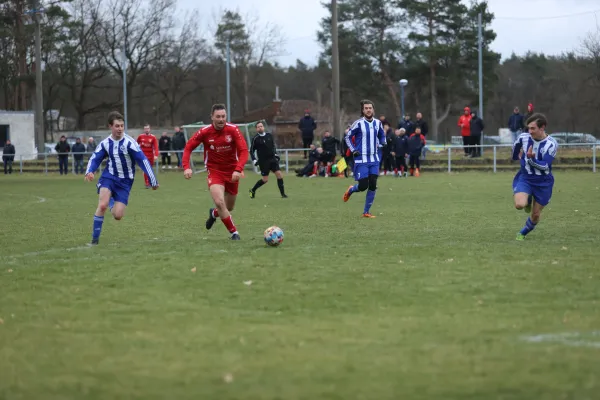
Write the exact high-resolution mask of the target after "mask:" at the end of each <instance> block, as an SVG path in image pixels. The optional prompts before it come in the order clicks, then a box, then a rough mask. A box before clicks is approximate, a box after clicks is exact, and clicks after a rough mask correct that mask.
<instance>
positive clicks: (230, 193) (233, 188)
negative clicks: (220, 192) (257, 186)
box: [221, 182, 240, 240]
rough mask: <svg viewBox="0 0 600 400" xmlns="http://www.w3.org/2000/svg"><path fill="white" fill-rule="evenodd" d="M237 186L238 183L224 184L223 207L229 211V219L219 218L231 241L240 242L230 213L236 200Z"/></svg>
mask: <svg viewBox="0 0 600 400" xmlns="http://www.w3.org/2000/svg"><path fill="white" fill-rule="evenodd" d="M238 186H239V182H235V183H234V182H227V183H226V184H225V207H226V208H227V211H229V218H226V219H223V217H221V221H222V222H223V225H225V227H226V228H227V230H228V231H229V233H230V234H231V240H240V234H239V233H238V231H237V228H236V226H235V224H234V222H233V217H232V216H231V212H232V211H233V209H234V208H235V201H236V199H237V194H238Z"/></svg>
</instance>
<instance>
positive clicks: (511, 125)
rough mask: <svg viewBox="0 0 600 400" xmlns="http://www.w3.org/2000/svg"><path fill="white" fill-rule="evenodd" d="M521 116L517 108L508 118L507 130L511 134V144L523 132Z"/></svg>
mask: <svg viewBox="0 0 600 400" xmlns="http://www.w3.org/2000/svg"><path fill="white" fill-rule="evenodd" d="M523 122H524V121H523V116H522V115H521V113H520V112H519V107H515V109H514V110H513V114H512V115H511V116H510V118H508V129H509V130H510V132H511V133H512V137H513V142H515V141H516V140H517V138H518V137H519V135H520V134H521V132H522V130H523V126H525V124H524V123H523Z"/></svg>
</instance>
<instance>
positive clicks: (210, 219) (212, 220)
mask: <svg viewBox="0 0 600 400" xmlns="http://www.w3.org/2000/svg"><path fill="white" fill-rule="evenodd" d="M213 210H214V208H211V209H209V210H208V219H207V220H206V229H210V228H212V227H213V225H214V224H215V221H216V220H217V219H216V218H215V217H213Z"/></svg>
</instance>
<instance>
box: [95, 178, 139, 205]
mask: <svg viewBox="0 0 600 400" xmlns="http://www.w3.org/2000/svg"><path fill="white" fill-rule="evenodd" d="M132 186H133V180H131V179H127V180H115V179H109V178H103V177H100V179H99V180H98V184H97V185H96V187H97V188H98V193H100V189H101V188H107V189H108V190H110V193H111V196H110V197H112V198H113V199H114V200H115V201H118V202H119V203H123V204H125V205H127V203H128V202H129V192H131V187H132Z"/></svg>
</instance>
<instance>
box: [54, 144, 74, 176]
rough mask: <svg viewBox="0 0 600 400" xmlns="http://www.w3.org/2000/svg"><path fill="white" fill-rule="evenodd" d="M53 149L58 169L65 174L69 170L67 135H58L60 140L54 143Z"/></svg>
mask: <svg viewBox="0 0 600 400" xmlns="http://www.w3.org/2000/svg"><path fill="white" fill-rule="evenodd" d="M54 150H56V152H57V153H58V168H59V170H60V174H61V175H62V174H63V173H64V174H65V175H67V173H68V170H69V152H70V151H71V146H69V143H68V142H67V137H66V136H65V135H63V136H61V137H60V141H59V142H58V143H56V146H55V147H54Z"/></svg>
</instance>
